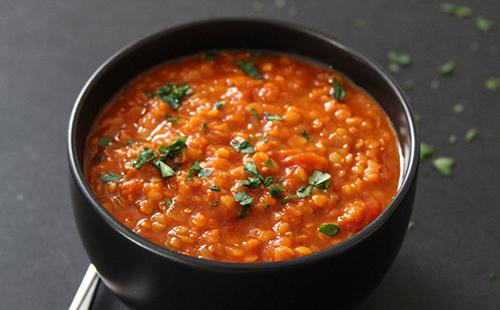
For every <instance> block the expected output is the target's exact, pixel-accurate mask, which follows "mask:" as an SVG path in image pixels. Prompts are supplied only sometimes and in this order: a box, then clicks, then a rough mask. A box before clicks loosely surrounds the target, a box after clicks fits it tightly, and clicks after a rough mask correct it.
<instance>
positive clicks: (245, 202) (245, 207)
mask: <svg viewBox="0 0 500 310" xmlns="http://www.w3.org/2000/svg"><path fill="white" fill-rule="evenodd" d="M233 197H234V200H236V202H237V203H239V204H240V206H241V209H240V212H239V217H240V218H244V217H245V216H246V215H247V213H248V211H250V208H251V207H252V204H253V197H252V196H250V195H248V194H247V193H246V192H244V191H241V192H237V193H235V194H234V195H233Z"/></svg>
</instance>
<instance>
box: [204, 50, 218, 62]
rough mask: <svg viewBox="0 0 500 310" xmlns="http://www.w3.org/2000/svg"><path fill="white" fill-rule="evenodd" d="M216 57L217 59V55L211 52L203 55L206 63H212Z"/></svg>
mask: <svg viewBox="0 0 500 310" xmlns="http://www.w3.org/2000/svg"><path fill="white" fill-rule="evenodd" d="M216 57H217V54H216V53H215V52H213V51H210V52H206V53H205V59H206V60H208V61H214V60H215V58H216Z"/></svg>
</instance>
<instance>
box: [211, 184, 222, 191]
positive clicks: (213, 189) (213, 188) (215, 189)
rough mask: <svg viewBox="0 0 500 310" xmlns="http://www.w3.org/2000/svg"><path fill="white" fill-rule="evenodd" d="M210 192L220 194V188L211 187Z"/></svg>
mask: <svg viewBox="0 0 500 310" xmlns="http://www.w3.org/2000/svg"><path fill="white" fill-rule="evenodd" d="M210 190H211V191H214V192H220V187H218V186H217V185H215V184H214V185H212V186H210Z"/></svg>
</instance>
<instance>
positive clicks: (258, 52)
mask: <svg viewBox="0 0 500 310" xmlns="http://www.w3.org/2000/svg"><path fill="white" fill-rule="evenodd" d="M248 53H249V54H250V56H252V57H255V58H259V57H260V56H262V50H248Z"/></svg>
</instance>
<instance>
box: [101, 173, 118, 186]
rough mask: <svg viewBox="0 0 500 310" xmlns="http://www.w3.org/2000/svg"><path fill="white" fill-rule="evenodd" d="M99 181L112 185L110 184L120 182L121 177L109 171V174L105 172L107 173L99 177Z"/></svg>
mask: <svg viewBox="0 0 500 310" xmlns="http://www.w3.org/2000/svg"><path fill="white" fill-rule="evenodd" d="M99 179H100V180H101V181H103V182H104V183H112V182H118V181H120V180H121V179H122V176H121V175H119V174H117V173H114V172H112V171H110V172H107V173H105V174H103V175H101V176H100V177H99Z"/></svg>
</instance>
